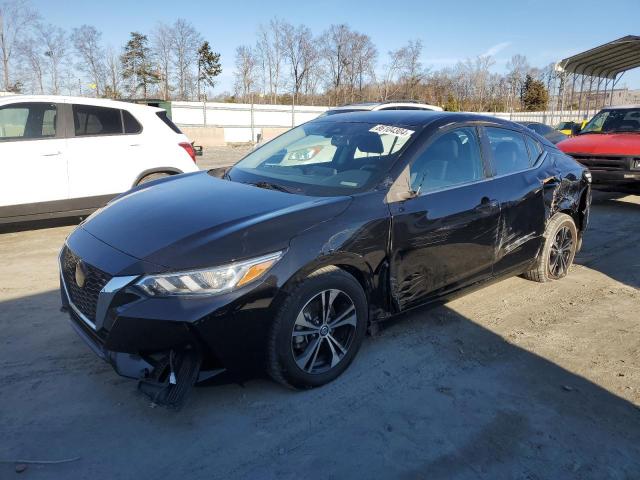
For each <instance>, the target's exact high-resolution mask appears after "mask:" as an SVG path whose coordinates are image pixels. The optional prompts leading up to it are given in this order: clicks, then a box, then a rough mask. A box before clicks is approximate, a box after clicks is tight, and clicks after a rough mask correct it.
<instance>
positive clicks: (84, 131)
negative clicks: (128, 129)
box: [73, 105, 123, 137]
mask: <svg viewBox="0 0 640 480" xmlns="http://www.w3.org/2000/svg"><path fill="white" fill-rule="evenodd" d="M73 123H74V125H75V132H76V137H82V136H86V135H91V136H93V135H117V134H122V132H123V130H122V116H121V115H120V110H119V109H117V108H106V107H95V106H93V105H73Z"/></svg>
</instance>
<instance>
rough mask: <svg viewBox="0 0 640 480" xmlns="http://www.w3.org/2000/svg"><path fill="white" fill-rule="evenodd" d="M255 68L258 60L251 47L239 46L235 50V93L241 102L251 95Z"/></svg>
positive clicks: (254, 79) (254, 80)
mask: <svg viewBox="0 0 640 480" xmlns="http://www.w3.org/2000/svg"><path fill="white" fill-rule="evenodd" d="M257 66H258V60H257V58H256V55H255V53H254V51H253V50H252V49H251V47H248V46H246V45H240V46H239V47H238V48H236V69H235V72H234V76H235V91H236V95H237V96H238V97H240V98H241V100H242V102H246V101H247V99H248V98H249V97H250V95H251V94H252V93H253V90H254V85H255V82H256V69H257Z"/></svg>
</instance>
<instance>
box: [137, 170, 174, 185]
mask: <svg viewBox="0 0 640 480" xmlns="http://www.w3.org/2000/svg"><path fill="white" fill-rule="evenodd" d="M170 176H171V174H170V173H166V172H157V173H150V174H149V175H145V176H144V177H142V178H141V179H140V180H138V183H136V186H137V185H142V184H143V183H147V182H151V181H153V180H158V179H160V178H164V177H170Z"/></svg>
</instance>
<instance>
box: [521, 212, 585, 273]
mask: <svg viewBox="0 0 640 480" xmlns="http://www.w3.org/2000/svg"><path fill="white" fill-rule="evenodd" d="M544 236H545V242H544V246H543V248H542V250H541V251H540V254H539V255H538V259H537V261H536V264H535V267H534V268H533V269H532V270H530V271H529V272H527V273H525V274H524V277H525V278H528V279H529V280H533V281H536V282H549V281H551V280H559V279H560V278H563V277H566V276H567V273H569V268H570V267H571V265H572V264H573V259H574V258H575V255H576V250H577V247H578V243H579V241H580V239H579V237H578V230H577V228H576V224H575V222H574V221H573V218H571V217H570V216H569V215H566V214H564V213H557V214H555V215H554V216H553V217H552V218H551V220H550V221H549V223H548V225H547V229H546V231H545V235H544Z"/></svg>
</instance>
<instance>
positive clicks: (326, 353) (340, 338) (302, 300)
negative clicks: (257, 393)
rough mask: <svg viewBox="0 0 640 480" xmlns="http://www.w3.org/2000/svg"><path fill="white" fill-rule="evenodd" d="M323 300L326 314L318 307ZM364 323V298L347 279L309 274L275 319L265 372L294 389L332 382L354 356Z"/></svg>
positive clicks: (340, 273)
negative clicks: (327, 307)
mask: <svg viewBox="0 0 640 480" xmlns="http://www.w3.org/2000/svg"><path fill="white" fill-rule="evenodd" d="M323 299H324V305H329V309H324V308H323V307H322V305H323V303H322V302H323ZM323 310H324V311H325V312H327V313H326V314H324V315H323ZM323 317H324V318H323ZM367 321H368V306H367V298H366V295H365V293H364V291H363V290H362V287H361V286H360V284H359V283H358V281H357V280H356V279H355V278H354V277H353V276H351V275H350V274H349V273H347V272H345V271H344V270H342V269H340V268H337V267H332V266H331V267H324V268H321V269H319V270H317V271H315V272H313V273H312V274H310V275H309V276H308V277H307V278H305V279H304V280H303V281H302V282H300V283H299V284H298V285H297V286H296V287H295V288H294V289H293V290H292V291H291V292H290V293H289V295H288V296H287V298H286V299H285V300H284V302H283V303H282V304H281V306H280V307H279V309H278V311H277V313H276V316H275V318H274V321H273V323H272V325H271V330H270V333H269V339H268V345H267V372H268V373H269V375H270V376H271V378H273V380H275V381H276V382H278V383H281V384H282V385H285V386H287V387H290V388H295V389H303V388H313V387H318V386H320V385H324V384H325V383H328V382H330V381H332V380H334V379H335V378H337V377H338V376H340V375H341V374H342V372H344V371H345V370H346V369H347V367H348V366H349V364H350V363H351V362H352V360H353V358H354V357H355V355H356V353H357V352H358V349H359V348H360V345H361V344H362V340H363V338H364V336H365V333H366V329H367Z"/></svg>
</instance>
